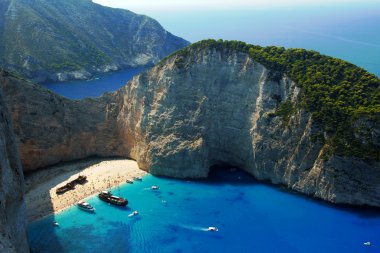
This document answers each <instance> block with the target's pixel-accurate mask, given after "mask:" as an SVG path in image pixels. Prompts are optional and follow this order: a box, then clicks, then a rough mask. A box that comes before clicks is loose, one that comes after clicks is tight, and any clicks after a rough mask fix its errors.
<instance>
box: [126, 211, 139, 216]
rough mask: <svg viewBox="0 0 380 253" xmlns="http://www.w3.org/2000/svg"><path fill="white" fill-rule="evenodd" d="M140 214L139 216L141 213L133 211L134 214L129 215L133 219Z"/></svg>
mask: <svg viewBox="0 0 380 253" xmlns="http://www.w3.org/2000/svg"><path fill="white" fill-rule="evenodd" d="M138 214H139V212H137V211H133V212H132V213H130V214H128V217H133V216H135V215H138Z"/></svg>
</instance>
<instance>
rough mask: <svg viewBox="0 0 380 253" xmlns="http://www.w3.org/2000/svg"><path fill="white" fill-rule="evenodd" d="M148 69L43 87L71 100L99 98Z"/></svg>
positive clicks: (141, 68) (129, 69) (133, 69)
mask: <svg viewBox="0 0 380 253" xmlns="http://www.w3.org/2000/svg"><path fill="white" fill-rule="evenodd" d="M145 69H146V67H140V68H128V69H124V70H120V71H117V72H111V73H105V74H99V75H96V76H94V77H93V78H92V79H90V80H84V81H83V80H76V81H68V82H59V83H57V82H55V83H44V84H42V86H44V87H45V88H48V89H50V90H52V91H54V92H55V93H58V94H60V95H61V96H64V97H66V98H70V99H82V98H86V97H99V96H101V95H102V94H103V93H104V92H110V91H115V90H118V89H119V88H121V87H122V86H124V85H125V84H126V83H127V82H128V81H129V80H130V79H132V77H133V76H135V75H137V74H139V73H140V72H142V71H143V70H145Z"/></svg>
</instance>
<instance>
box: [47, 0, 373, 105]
mask: <svg viewBox="0 0 380 253" xmlns="http://www.w3.org/2000/svg"><path fill="white" fill-rule="evenodd" d="M376 1H377V2H378V3H377V4H376V3H375V2H376ZM145 14H148V15H150V16H152V17H153V18H156V19H157V20H158V21H159V22H161V24H162V25H163V26H164V27H165V28H166V29H168V31H170V32H172V33H174V34H175V35H178V36H181V37H183V38H185V39H187V40H189V41H191V42H196V41H198V40H202V39H207V38H214V39H225V40H241V41H245V42H247V43H250V44H255V45H261V46H268V45H275V46H284V47H286V48H305V49H310V50H316V51H318V52H321V53H322V54H326V55H329V56H333V57H337V58H340V59H343V60H346V61H349V62H352V63H354V64H356V65H358V66H360V67H362V68H364V69H366V70H367V71H369V72H370V73H373V74H375V75H377V76H379V77H380V0H374V1H373V3H372V4H364V3H360V4H359V3H357V4H354V3H352V4H345V5H333V4H331V5H328V6H314V7H304V8H301V7H299V8H292V7H289V8H268V9H260V8H257V9H244V10H239V9H228V10H220V9H218V8H216V9H215V8H214V9H213V10H208V9H206V10H202V9H197V10H185V9H182V10H170V8H168V9H167V10H166V11H163V10H152V11H150V12H149V11H148V12H147V13H145ZM142 70H143V69H142V68H138V69H127V70H123V71H119V72H114V73H108V74H103V75H99V76H97V77H96V78H99V79H95V80H90V81H73V82H64V83H51V84H44V86H45V87H47V88H49V89H51V90H53V91H55V92H57V93H58V94H60V95H63V96H65V97H68V98H73V99H80V98H84V97H97V96H100V95H101V94H102V93H103V92H106V91H114V90H117V89H118V88H120V87H121V86H123V85H124V84H125V83H126V82H127V81H128V80H129V79H130V78H132V76H133V75H136V74H138V73H139V72H141V71H142Z"/></svg>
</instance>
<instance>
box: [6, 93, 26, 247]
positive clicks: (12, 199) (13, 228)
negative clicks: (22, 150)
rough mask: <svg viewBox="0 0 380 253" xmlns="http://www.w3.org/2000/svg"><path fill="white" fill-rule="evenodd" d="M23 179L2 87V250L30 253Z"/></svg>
mask: <svg viewBox="0 0 380 253" xmlns="http://www.w3.org/2000/svg"><path fill="white" fill-rule="evenodd" d="M23 194H24V178H23V172H22V168H21V164H20V159H19V157H18V152H17V147H16V144H15V138H14V135H13V132H12V123H11V118H10V116H9V113H8V108H7V107H6V106H5V103H4V100H3V94H2V89H1V87H0V252H2V253H8V252H9V253H11V252H15V253H16V252H29V248H28V243H27V240H26V209H25V202H24V196H23Z"/></svg>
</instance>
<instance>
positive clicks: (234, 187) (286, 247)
mask: <svg viewBox="0 0 380 253" xmlns="http://www.w3.org/2000/svg"><path fill="white" fill-rule="evenodd" d="M152 185H158V186H160V189H159V190H158V191H155V190H151V189H150V187H151V186H152ZM113 193H114V194H116V195H120V196H123V197H126V198H127V199H128V200H129V204H128V206H127V207H126V208H120V207H115V206H112V205H108V204H107V203H105V202H102V201H100V200H99V199H98V198H97V197H96V196H95V197H91V198H89V199H88V200H87V201H88V202H90V203H91V204H92V205H93V206H94V207H95V208H96V213H95V214H90V213H86V212H84V211H82V210H79V209H78V208H76V207H72V208H70V209H68V210H67V211H65V212H63V213H61V214H58V215H56V216H55V217H53V216H51V217H49V218H46V219H44V220H41V221H37V222H35V223H32V224H31V225H30V226H29V231H28V233H29V241H30V245H31V248H32V252H34V253H36V252H39V253H45V252H46V253H48V252H49V253H50V252H55V253H60V252H81V253H85V252H89V253H90V252H91V253H92V252H115V253H118V252H130V253H133V252H136V253H151V252H154V253H155V252H163V253H171V252H173V253H174V252H176V253H179V252H181V253H187V252H188V253H190V252H191V253H193V252H226V253H227V252H228V253H230V252H259V253H263V252H281V253H286V252H289V253H290V252H291V253H305V252H309V253H314V252H315V253H317V252H318V253H320V252H328V253H333V252H336V253H360V252H363V253H364V252H380V212H375V211H369V210H353V209H349V208H336V207H333V206H332V205H328V204H325V203H322V202H320V201H315V200H311V199H308V198H305V197H303V196H300V195H298V194H292V193H289V192H286V191H284V190H281V189H280V188H277V187H272V186H268V185H265V184H261V183H257V182H255V181H254V180H253V179H252V178H251V177H250V176H248V175H246V174H244V173H243V172H240V171H235V172H231V171H229V170H222V169H220V170H219V171H214V173H213V174H212V175H211V176H210V179H209V180H208V181H180V180H174V179H167V178H157V177H154V176H151V175H148V176H145V177H144V178H143V181H142V182H135V183H134V184H133V185H130V184H126V185H123V186H121V187H118V188H114V189H113ZM66 194H69V193H66ZM133 210H138V211H139V215H138V216H135V217H128V214H130V213H131V212H132V211H133ZM53 220H56V221H57V222H58V223H59V224H60V227H53V226H52V221H53ZM209 226H215V227H218V228H219V231H218V232H209V231H207V228H208V227H209ZM367 241H371V242H372V244H373V245H372V246H370V247H367V246H364V245H363V243H364V242H367Z"/></svg>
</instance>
